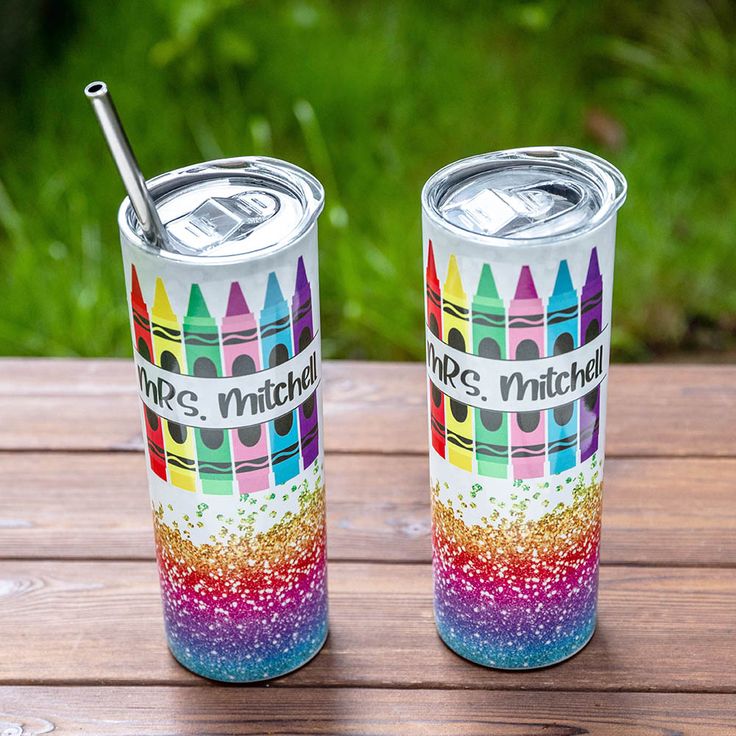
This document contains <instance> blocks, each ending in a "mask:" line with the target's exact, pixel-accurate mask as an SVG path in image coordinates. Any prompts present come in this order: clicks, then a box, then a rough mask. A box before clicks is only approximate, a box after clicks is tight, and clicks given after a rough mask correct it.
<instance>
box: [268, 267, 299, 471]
mask: <svg viewBox="0 0 736 736" xmlns="http://www.w3.org/2000/svg"><path fill="white" fill-rule="evenodd" d="M260 335H261V355H262V356H263V365H264V367H267V368H273V367H274V366H277V365H280V364H281V363H285V362H286V361H287V360H289V358H291V357H292V356H293V350H292V342H291V318H290V315H289V305H288V304H287V303H286V300H285V299H284V296H283V294H282V293H281V287H280V286H279V281H278V279H277V278H276V274H275V273H274V272H273V271H271V273H269V275H268V283H267V285H266V299H265V301H264V304H263V309H262V310H261V319H260ZM268 437H269V446H270V449H271V469H272V471H273V477H274V482H275V483H276V485H279V484H281V483H286V482H287V481H289V480H291V478H293V477H294V476H295V475H297V474H298V473H299V430H298V429H297V425H296V412H294V411H290V412H287V413H286V414H284V415H283V416H281V417H279V418H278V419H274V420H273V421H272V422H269V423H268Z"/></svg>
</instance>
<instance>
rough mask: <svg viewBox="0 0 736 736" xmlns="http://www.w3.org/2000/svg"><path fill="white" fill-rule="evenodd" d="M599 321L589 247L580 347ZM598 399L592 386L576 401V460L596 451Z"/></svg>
mask: <svg viewBox="0 0 736 736" xmlns="http://www.w3.org/2000/svg"><path fill="white" fill-rule="evenodd" d="M602 322H603V279H602V278H601V272H600V267H599V266H598V251H597V250H596V248H593V250H592V252H591V254H590V261H589V263H588V273H587V275H586V277H585V283H584V284H583V289H582V293H581V295H580V344H581V345H586V344H587V343H589V342H591V341H592V340H594V339H595V338H596V337H598V335H599V334H600V332H601V329H602ZM600 417H601V397H600V387H599V386H596V387H595V388H594V389H593V390H592V391H589V392H588V393H587V394H586V395H585V396H583V398H582V399H581V400H580V461H581V462H583V461H584V460H587V459H588V458H589V457H590V456H591V455H592V454H593V453H594V452H596V451H597V450H598V434H599V430H600Z"/></svg>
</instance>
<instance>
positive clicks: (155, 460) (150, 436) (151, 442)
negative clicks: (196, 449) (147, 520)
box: [130, 266, 166, 480]
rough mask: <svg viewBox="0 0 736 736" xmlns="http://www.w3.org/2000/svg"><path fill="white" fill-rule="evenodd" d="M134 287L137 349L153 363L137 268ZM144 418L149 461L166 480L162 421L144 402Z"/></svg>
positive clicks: (132, 290) (133, 269)
mask: <svg viewBox="0 0 736 736" xmlns="http://www.w3.org/2000/svg"><path fill="white" fill-rule="evenodd" d="M131 281H132V287H131V290H130V306H131V310H132V312H133V336H134V342H135V349H136V350H137V351H138V352H139V353H140V354H141V355H142V356H143V357H144V358H145V359H146V360H147V361H149V363H153V341H152V339H151V320H150V317H149V315H148V307H146V302H145V301H144V300H143V293H142V292H141V285H140V282H139V281H138V273H137V272H136V270H135V266H133V267H132V274H131ZM141 403H142V406H143V416H144V419H145V424H146V448H147V453H148V461H149V463H150V465H151V470H153V472H154V473H156V475H157V476H158V477H159V478H161V479H162V480H166V451H165V450H164V432H163V425H162V419H161V417H159V416H158V414H156V413H155V412H154V411H152V410H151V409H149V408H148V407H147V406H146V405H145V404H144V403H143V402H141Z"/></svg>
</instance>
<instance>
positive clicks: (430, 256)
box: [427, 240, 437, 281]
mask: <svg viewBox="0 0 736 736" xmlns="http://www.w3.org/2000/svg"><path fill="white" fill-rule="evenodd" d="M427 280H428V281H437V266H436V265H435V262H434V249H433V248H432V241H431V240H430V241H429V248H428V251H427Z"/></svg>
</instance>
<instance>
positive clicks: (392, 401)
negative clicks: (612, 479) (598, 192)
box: [0, 358, 736, 456]
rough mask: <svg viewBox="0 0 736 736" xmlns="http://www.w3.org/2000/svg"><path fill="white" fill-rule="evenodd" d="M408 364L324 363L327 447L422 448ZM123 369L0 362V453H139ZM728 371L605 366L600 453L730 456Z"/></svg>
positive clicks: (416, 369) (126, 368) (119, 363)
mask: <svg viewBox="0 0 736 736" xmlns="http://www.w3.org/2000/svg"><path fill="white" fill-rule="evenodd" d="M423 370H424V369H423V367H422V366H421V365H420V364H416V363H413V364H412V363H359V362H351V361H344V362H343V361H341V362H330V361H328V362H327V363H326V364H325V371H324V380H325V402H324V403H325V434H326V447H327V449H328V451H339V452H377V453H398V454H401V453H417V454H422V453H425V452H426V450H427V430H426V420H425V400H426V399H425V393H424V391H425V381H424V377H423ZM137 412H138V408H137V402H136V400H135V398H134V375H133V367H132V363H131V362H130V361H127V360H95V361H91V360H60V359H56V360H52V359H34V360H27V359H17V358H16V359H13V358H6V359H2V360H0V416H2V417H3V423H2V426H0V449H6V450H14V449H20V450H28V449H55V450H123V451H125V450H140V449H141V448H142V441H141V436H140V427H139V419H138V413H137ZM734 413H736V366H727V365H647V366H641V365H615V366H613V367H612V368H611V378H610V395H609V420H610V421H609V426H608V453H609V456H613V455H636V456H642V455H644V456H647V455H663V456H694V455H703V456H734V455H736V445H735V444H734V442H733V424H732V420H731V417H733V416H734Z"/></svg>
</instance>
